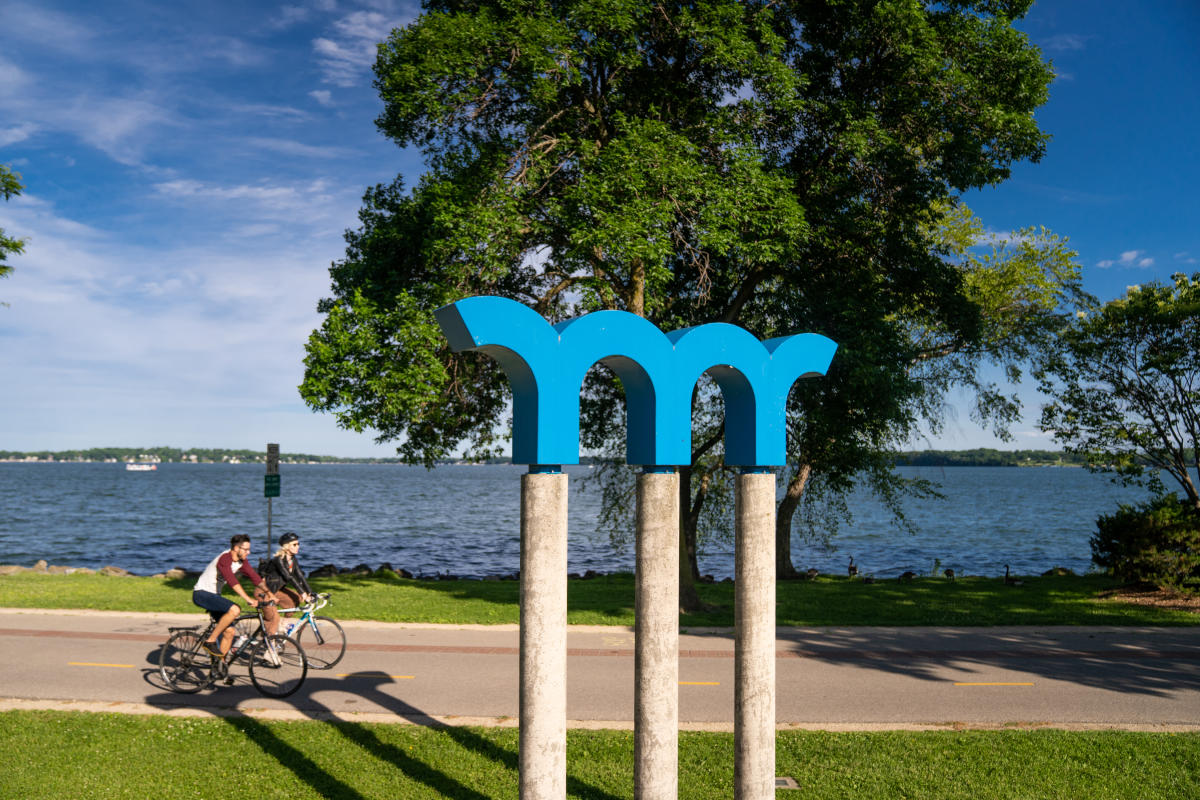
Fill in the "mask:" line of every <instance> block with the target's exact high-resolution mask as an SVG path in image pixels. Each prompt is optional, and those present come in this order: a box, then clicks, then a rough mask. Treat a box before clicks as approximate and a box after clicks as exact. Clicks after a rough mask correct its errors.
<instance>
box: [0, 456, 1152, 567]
mask: <svg viewBox="0 0 1200 800" xmlns="http://www.w3.org/2000/svg"><path fill="white" fill-rule="evenodd" d="M281 469H282V473H283V485H282V495H281V496H280V497H278V498H276V499H275V500H274V501H273V503H272V506H273V509H272V511H273V514H272V517H273V520H272V525H273V530H274V532H275V534H276V535H278V534H279V533H281V532H283V531H284V530H295V531H296V532H297V533H299V534H300V535H301V562H302V563H303V565H304V567H305V569H306V570H312V569H314V568H316V567H318V566H320V565H322V564H326V563H333V564H337V565H338V566H354V565H356V564H359V563H367V564H369V565H371V566H373V567H374V566H378V565H379V564H380V563H382V562H388V563H391V564H392V565H393V566H395V567H397V568H405V569H408V570H409V571H410V572H413V573H415V574H419V575H433V574H436V573H443V572H449V573H452V574H454V575H459V576H464V577H482V576H485V575H500V574H506V573H511V572H515V571H516V570H517V569H518V567H519V564H520V552H519V543H520V541H519V540H520V537H519V525H520V516H519V513H520V512H519V509H520V476H521V474H522V473H523V472H525V468H524V467H519V466H443V467H438V468H437V469H436V470H433V471H427V470H425V469H423V468H420V467H404V466H396V465H358V464H336V465H333V464H330V465H290V464H285V465H283V467H282V468H281ZM567 471H568V472H569V473H570V475H571V477H572V487H573V492H572V496H571V499H570V506H569V508H570V519H569V521H568V530H569V536H570V545H569V556H568V558H569V568H570V570H571V571H572V572H582V571H585V570H588V569H594V570H596V571H599V572H613V571H618V570H620V571H632V569H633V561H634V554H633V551H632V548H631V547H628V546H624V545H622V546H614V545H612V544H611V543H610V541H609V539H608V537H607V536H606V535H604V534H598V533H597V532H596V516H597V511H598V508H599V497H598V493H597V492H596V491H595V490H594V489H588V490H586V491H585V490H583V489H582V488H581V487H580V479H581V478H582V477H583V476H584V475H585V474H587V471H588V469H587V467H569V468H567ZM901 472H902V473H903V474H905V475H910V476H920V477H924V478H930V479H933V480H936V481H938V482H939V483H941V484H942V491H943V493H944V494H945V495H946V499H945V500H941V501H937V500H929V501H921V502H912V503H909V504H908V505H907V506H906V510H907V513H908V516H909V519H910V520H911V522H912V524H913V526H914V527H915V529H916V530H917V533H916V534H915V535H913V534H909V533H905V532H903V531H900V530H897V529H896V528H895V527H894V526H893V525H892V524H891V523H890V522H889V517H888V515H887V513H886V512H885V511H884V510H883V509H882V508H881V507H880V506H879V505H878V504H877V503H875V502H874V501H872V500H871V499H870V498H869V497H868V496H866V495H863V496H861V497H856V498H855V499H854V501H853V502H852V506H853V507H854V509H855V514H856V518H855V521H854V523H853V525H850V526H844V527H843V529H842V530H841V531H840V532H839V533H838V535H837V537H836V539H835V540H834V545H835V546H836V548H837V549H836V550H835V551H829V550H826V549H824V548H822V547H820V546H819V545H817V544H815V543H811V542H806V541H795V542H794V545H793V555H792V559H793V563H795V565H796V566H797V567H798V568H800V569H805V568H807V567H810V566H811V567H816V568H817V569H819V570H821V571H822V572H828V573H838V574H842V573H844V571H845V566H846V560H847V557H848V556H849V555H853V556H854V558H855V562H856V563H857V564H859V565H860V569H861V570H862V572H863V573H864V574H866V573H874V574H876V575H878V576H880V577H885V576H888V575H895V574H899V573H900V572H903V571H904V570H908V569H911V570H914V571H916V572H919V573H927V572H929V571H930V570H931V568H932V566H933V563H934V561H935V560H940V562H941V566H940V567H939V569H940V568H944V567H953V568H954V569H955V570H957V571H958V572H959V573H960V574H980V575H996V574H1000V573H1003V572H1004V565H1005V564H1009V565H1011V566H1012V569H1013V571H1014V572H1016V573H1019V574H1033V573H1038V572H1042V571H1044V570H1046V569H1049V568H1050V567H1053V566H1064V567H1069V568H1070V569H1073V570H1075V571H1076V572H1084V571H1086V570H1087V569H1088V567H1089V563H1090V552H1089V549H1088V538H1089V536H1090V535H1091V533H1092V531H1093V530H1094V529H1095V518H1096V516H1097V515H1098V514H1100V513H1108V512H1111V511H1112V510H1113V509H1115V508H1116V506H1117V503H1118V502H1132V501H1136V500H1139V499H1141V498H1142V497H1144V496H1145V493H1144V492H1143V491H1141V490H1137V489H1121V488H1117V487H1114V486H1113V485H1112V484H1111V483H1109V481H1108V480H1107V478H1105V477H1103V476H1100V475H1092V474H1089V473H1087V472H1086V471H1084V470H1082V469H1058V468H1049V467H1047V468H1036V467H1035V468H1003V467H957V468H949V469H942V468H935V467H908V468H902V469H901ZM262 484H263V468H262V466H261V465H251V464H245V465H229V464H194V465H192V464H162V465H159V468H158V470H157V471H156V472H147V473H137V472H126V471H125V469H124V468H123V466H122V465H120V464H66V463H64V464H0V563H4V564H23V565H26V566H31V565H32V564H33V563H34V562H35V561H36V560H37V559H39V558H44V559H46V560H48V561H49V562H50V563H52V564H65V565H71V566H87V567H100V566H104V565H107V564H115V565H118V566H122V567H125V568H126V569H128V570H130V571H132V572H135V573H139V574H150V573H154V572H161V571H163V570H166V569H169V568H171V567H174V566H182V567H185V568H187V569H200V568H202V567H203V566H204V565H205V564H206V563H207V562H208V561H209V560H210V559H211V558H212V557H213V556H214V555H216V554H217V553H218V552H219V551H220V550H221V549H222V548H223V547H227V546H228V542H229V537H230V535H232V534H234V533H248V534H250V535H251V537H252V539H253V543H254V554H253V556H252V558H254V559H257V558H258V557H260V556H262V555H264V554H265V552H264V551H265V549H266V527H267V501H266V500H265V499H264V498H263V496H262ZM731 551H732V545H731V544H726V543H721V542H717V543H713V544H710V545H709V546H708V547H707V548H706V549H705V550H704V552H703V553H702V555H701V558H700V569H701V571H702V572H705V573H711V574H713V575H714V576H716V577H717V578H722V577H726V576H729V575H732V573H733V555H732V552H731Z"/></svg>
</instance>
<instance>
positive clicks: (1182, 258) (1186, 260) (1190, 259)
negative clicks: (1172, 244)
mask: <svg viewBox="0 0 1200 800" xmlns="http://www.w3.org/2000/svg"><path fill="white" fill-rule="evenodd" d="M1175 260H1176V261H1178V262H1180V263H1181V264H1195V263H1196V259H1195V257H1194V256H1191V255H1189V254H1188V253H1187V252H1186V251H1185V252H1182V253H1176V254H1175Z"/></svg>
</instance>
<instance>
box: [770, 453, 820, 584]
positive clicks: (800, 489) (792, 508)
mask: <svg viewBox="0 0 1200 800" xmlns="http://www.w3.org/2000/svg"><path fill="white" fill-rule="evenodd" d="M810 475H812V465H811V464H801V465H800V470H799V471H798V472H797V473H796V474H795V476H794V477H793V478H792V480H791V482H790V483H788V487H787V492H785V493H784V495H783V500H781V501H780V503H779V513H778V514H776V515H775V577H776V578H794V577H796V575H797V572H796V568H795V567H794V566H793V565H792V517H794V516H795V515H796V509H797V508H799V507H800V499H801V498H802V497H804V487H806V486H807V485H808V478H809V476H810Z"/></svg>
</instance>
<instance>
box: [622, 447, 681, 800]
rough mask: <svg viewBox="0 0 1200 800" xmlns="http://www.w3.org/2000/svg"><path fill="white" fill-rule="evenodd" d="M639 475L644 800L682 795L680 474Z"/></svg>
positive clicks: (636, 779) (640, 792)
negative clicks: (680, 737)
mask: <svg viewBox="0 0 1200 800" xmlns="http://www.w3.org/2000/svg"><path fill="white" fill-rule="evenodd" d="M657 469H662V470H664V471H656V468H647V471H645V472H643V473H642V474H641V475H639V476H638V479H637V589H636V612H635V613H636V625H637V635H636V638H635V642H636V644H635V650H634V682H635V687H634V691H635V694H634V712H633V737H634V742H633V746H634V749H633V763H634V775H633V784H634V797H636V798H637V800H675V798H676V797H678V796H679V556H678V546H679V545H678V542H679V476H678V475H677V474H675V471H674V470H673V469H670V471H666V470H667V469H669V468H657Z"/></svg>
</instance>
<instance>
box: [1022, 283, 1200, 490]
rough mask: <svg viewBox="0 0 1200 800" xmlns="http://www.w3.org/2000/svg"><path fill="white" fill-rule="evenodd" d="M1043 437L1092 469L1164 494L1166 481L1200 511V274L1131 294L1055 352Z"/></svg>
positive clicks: (1081, 323)
mask: <svg viewBox="0 0 1200 800" xmlns="http://www.w3.org/2000/svg"><path fill="white" fill-rule="evenodd" d="M1041 388H1042V391H1043V392H1045V393H1046V394H1047V395H1048V396H1049V397H1050V398H1051V402H1050V403H1048V404H1047V405H1045V406H1044V407H1043V409H1042V422H1041V425H1042V429H1043V430H1045V431H1047V432H1049V433H1051V434H1053V435H1054V438H1055V439H1056V440H1057V441H1059V442H1061V443H1062V444H1064V445H1065V446H1066V449H1067V451H1068V452H1074V453H1082V454H1084V455H1086V456H1087V461H1088V465H1089V467H1090V468H1092V469H1094V470H1098V471H1105V472H1112V473H1113V474H1114V476H1115V477H1116V479H1118V480H1119V481H1122V482H1127V483H1128V482H1143V481H1145V482H1148V483H1149V484H1150V485H1151V487H1152V488H1153V489H1155V490H1156V491H1159V492H1161V491H1162V490H1163V488H1164V487H1163V483H1162V479H1161V477H1160V471H1161V472H1163V473H1166V474H1167V475H1168V476H1170V478H1171V479H1172V480H1174V481H1175V483H1176V484H1177V485H1178V486H1179V488H1180V489H1182V490H1183V493H1184V496H1185V497H1186V498H1187V501H1188V503H1190V504H1191V506H1192V507H1193V508H1194V509H1195V510H1196V511H1200V487H1197V484H1196V474H1197V471H1200V273H1196V274H1193V275H1192V276H1191V277H1188V276H1187V275H1183V274H1177V275H1175V276H1174V283H1173V284H1171V285H1164V284H1159V283H1150V284H1147V285H1145V286H1134V287H1131V288H1130V289H1129V290H1128V291H1127V292H1126V293H1125V295H1124V296H1123V297H1119V298H1117V299H1115V300H1112V301H1110V302H1108V303H1105V304H1104V305H1102V306H1097V307H1094V308H1092V309H1091V310H1090V311H1088V312H1080V313H1079V316H1078V317H1077V319H1076V320H1075V322H1074V324H1073V325H1071V326H1070V328H1068V329H1067V330H1066V331H1065V332H1064V334H1063V336H1062V337H1061V339H1060V344H1059V346H1058V347H1056V348H1054V349H1053V350H1051V351H1048V353H1047V356H1046V357H1045V359H1044V360H1043V362H1042V364H1041Z"/></svg>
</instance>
